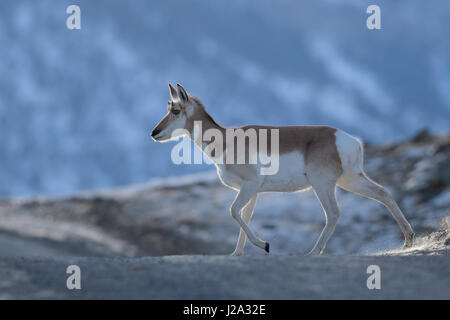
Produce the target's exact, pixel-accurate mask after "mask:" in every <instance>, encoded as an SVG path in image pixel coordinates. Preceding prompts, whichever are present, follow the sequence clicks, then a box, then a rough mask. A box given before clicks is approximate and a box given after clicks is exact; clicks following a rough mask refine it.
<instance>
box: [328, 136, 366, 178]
mask: <svg viewBox="0 0 450 320" xmlns="http://www.w3.org/2000/svg"><path fill="white" fill-rule="evenodd" d="M335 136H336V147H337V150H338V153H339V157H340V158H341V163H342V169H343V170H344V172H355V173H359V172H361V171H362V170H363V147H362V142H361V141H360V140H359V139H358V138H356V137H353V136H351V135H349V134H348V133H346V132H344V131H342V130H337V131H336V133H335Z"/></svg>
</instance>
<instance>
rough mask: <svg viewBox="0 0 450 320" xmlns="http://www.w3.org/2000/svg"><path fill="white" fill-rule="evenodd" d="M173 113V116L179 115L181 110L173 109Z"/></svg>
mask: <svg viewBox="0 0 450 320" xmlns="http://www.w3.org/2000/svg"><path fill="white" fill-rule="evenodd" d="M171 112H172V113H173V114H179V113H180V109H172V110H171Z"/></svg>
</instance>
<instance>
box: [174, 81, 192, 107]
mask: <svg viewBox="0 0 450 320" xmlns="http://www.w3.org/2000/svg"><path fill="white" fill-rule="evenodd" d="M177 87H178V97H179V98H180V100H181V101H182V102H184V103H186V102H188V101H189V96H188V94H187V92H186V90H185V89H184V88H183V86H182V85H181V84H179V83H177Z"/></svg>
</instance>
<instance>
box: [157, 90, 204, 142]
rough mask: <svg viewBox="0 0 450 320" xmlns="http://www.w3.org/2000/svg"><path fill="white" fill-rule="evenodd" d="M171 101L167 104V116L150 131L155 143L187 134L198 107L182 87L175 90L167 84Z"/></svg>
mask: <svg viewBox="0 0 450 320" xmlns="http://www.w3.org/2000/svg"><path fill="white" fill-rule="evenodd" d="M169 89H170V97H171V98H172V100H171V101H168V102H167V114H166V116H165V117H164V118H163V119H162V120H161V121H160V122H159V123H158V125H157V126H156V127H155V129H153V131H152V138H153V139H154V140H155V141H159V142H166V141H169V140H173V139H176V138H179V137H182V136H185V135H187V134H189V132H190V131H191V128H192V122H193V121H192V118H193V115H194V114H195V113H196V112H195V111H196V109H197V108H199V107H200V106H199V105H198V103H197V101H195V99H193V97H192V96H190V95H189V94H188V93H187V92H186V90H185V89H184V88H183V86H182V85H180V84H177V89H175V88H174V87H173V86H172V85H171V84H170V83H169Z"/></svg>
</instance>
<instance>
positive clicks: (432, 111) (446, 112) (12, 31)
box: [0, 0, 450, 196]
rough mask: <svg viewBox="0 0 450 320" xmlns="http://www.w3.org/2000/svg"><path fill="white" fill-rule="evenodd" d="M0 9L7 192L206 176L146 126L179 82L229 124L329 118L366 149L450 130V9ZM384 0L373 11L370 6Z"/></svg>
mask: <svg viewBox="0 0 450 320" xmlns="http://www.w3.org/2000/svg"><path fill="white" fill-rule="evenodd" d="M369 2H370V1H331V0H322V1H317V0H308V1H276V2H272V1H256V0H252V1H236V0H235V1H222V2H220V1H200V0H194V1H182V0H169V1H144V0H133V2H132V3H131V2H127V1H119V0H115V1H102V0H96V1H88V0H81V1H77V4H79V5H80V7H81V11H82V29H81V30H79V31H69V30H67V28H66V26H65V22H66V21H65V20H66V17H67V14H66V13H65V10H66V7H67V6H68V5H70V4H72V2H71V1H60V0H43V1H33V0H28V1H27V0H20V1H17V0H4V1H1V3H0V46H1V50H0V58H1V62H0V74H1V75H2V77H1V79H0V195H1V196H10V195H16V196H28V195H34V194H51V195H64V194H69V193H71V192H74V191H77V190H82V189H93V188H99V187H110V186H118V185H124V184H129V183H140V182H145V181H147V180H149V179H151V178H155V177H166V176H168V175H181V174H186V173H193V172H198V171H200V170H205V169H208V168H207V167H206V166H204V165H202V166H199V165H191V166H176V165H174V164H172V163H171V162H170V148H171V145H170V144H166V145H159V144H156V143H154V142H152V141H151V140H150V139H149V136H148V134H149V132H150V130H151V129H152V128H153V126H154V125H155V124H156V123H157V122H158V121H159V119H160V118H161V117H162V116H163V114H164V112H165V102H166V100H167V99H168V90H167V82H169V81H171V82H180V83H183V84H184V85H185V87H186V88H187V89H188V90H190V91H191V92H192V93H193V94H194V95H197V96H198V97H199V98H200V99H202V100H203V102H204V103H205V105H206V106H207V108H208V110H209V111H210V113H211V114H212V115H213V116H214V117H215V118H216V119H217V121H218V122H219V123H221V124H223V125H240V124H245V123H261V124H278V125H281V124H319V123H320V124H330V125H334V126H338V127H341V128H343V129H345V130H347V131H349V132H351V133H353V134H356V135H359V136H361V137H362V138H364V139H366V140H369V141H377V142H382V141H383V142H384V141H393V140H396V139H399V138H403V137H407V136H411V135H412V133H413V132H415V131H417V130H418V129H420V128H423V127H428V128H430V129H431V130H433V131H434V132H448V119H449V116H450V95H449V92H450V64H449V61H450V56H449V52H450V40H449V39H450V37H449V34H448V30H449V27H448V19H447V17H448V16H449V14H450V4H449V2H448V1H445V0H442V1H432V2H426V1H420V0H415V1H395V2H392V1H377V3H378V4H379V5H380V7H381V10H382V29H381V30H379V31H369V30H368V29H367V28H366V26H365V20H366V17H367V14H366V8H367V6H368V4H369ZM370 4H371V2H370Z"/></svg>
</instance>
